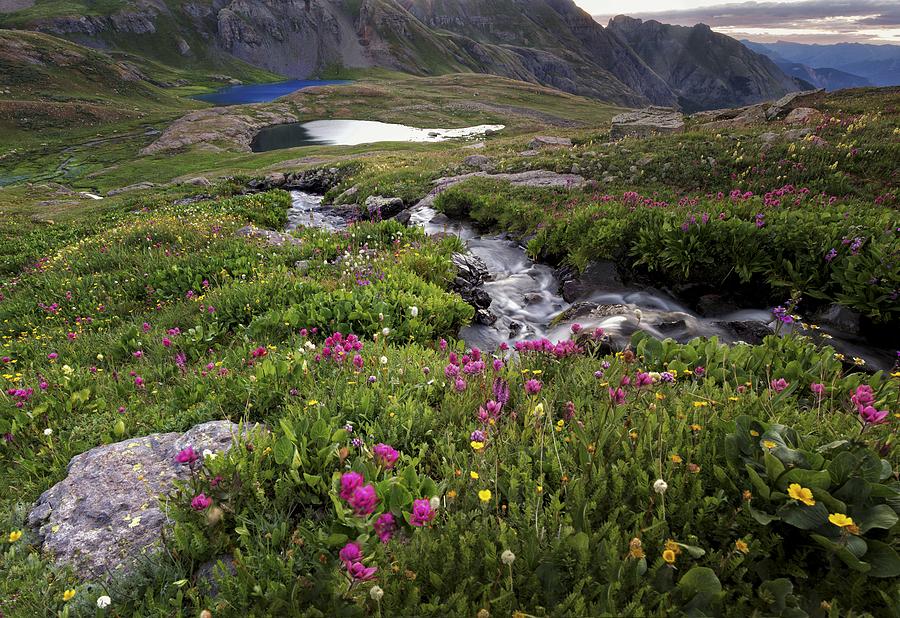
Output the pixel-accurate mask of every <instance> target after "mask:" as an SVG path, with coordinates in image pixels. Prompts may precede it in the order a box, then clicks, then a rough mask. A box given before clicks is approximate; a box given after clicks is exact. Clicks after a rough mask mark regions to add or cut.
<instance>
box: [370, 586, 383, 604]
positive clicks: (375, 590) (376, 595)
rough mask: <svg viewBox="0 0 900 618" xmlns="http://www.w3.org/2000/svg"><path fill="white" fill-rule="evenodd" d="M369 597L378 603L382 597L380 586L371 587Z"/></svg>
mask: <svg viewBox="0 0 900 618" xmlns="http://www.w3.org/2000/svg"><path fill="white" fill-rule="evenodd" d="M369 596H370V597H372V600H373V601H380V600H381V597H383V596H384V590H382V589H381V586H372V589H371V590H369Z"/></svg>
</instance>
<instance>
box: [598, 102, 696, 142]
mask: <svg viewBox="0 0 900 618" xmlns="http://www.w3.org/2000/svg"><path fill="white" fill-rule="evenodd" d="M658 133H684V116H683V115H682V114H681V112H679V111H676V110H674V109H671V108H668V107H648V108H646V109H641V110H637V111H633V112H626V113H624V114H619V115H618V116H615V117H614V118H613V119H612V127H611V129H610V137H611V138H612V139H620V138H623V137H647V136H648V135H655V134H658Z"/></svg>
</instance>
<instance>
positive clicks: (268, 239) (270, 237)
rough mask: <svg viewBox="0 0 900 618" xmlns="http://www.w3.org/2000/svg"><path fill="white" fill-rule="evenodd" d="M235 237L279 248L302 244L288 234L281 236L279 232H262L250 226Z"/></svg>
mask: <svg viewBox="0 0 900 618" xmlns="http://www.w3.org/2000/svg"><path fill="white" fill-rule="evenodd" d="M237 235H238V236H242V237H244V238H254V239H257V240H261V241H263V242H264V243H266V244H267V245H271V246H273V247H281V246H283V245H286V244H287V245H297V246H299V245H301V244H303V243H302V241H301V240H300V239H299V238H294V237H293V236H291V235H289V234H282V233H281V232H276V231H275V230H263V229H260V228H258V227H253V226H252V225H248V226H246V227H242V228H241V229H239V230H238V231H237Z"/></svg>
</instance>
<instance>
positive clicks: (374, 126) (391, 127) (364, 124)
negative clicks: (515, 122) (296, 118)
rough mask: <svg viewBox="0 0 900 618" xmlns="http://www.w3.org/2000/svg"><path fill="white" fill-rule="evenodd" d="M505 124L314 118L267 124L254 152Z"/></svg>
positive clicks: (471, 133)
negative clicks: (433, 125) (424, 125)
mask: <svg viewBox="0 0 900 618" xmlns="http://www.w3.org/2000/svg"><path fill="white" fill-rule="evenodd" d="M503 128H504V125H502V124H482V125H478V126H475V127H465V128H462V129H419V128H417V127H409V126H406V125H402V124H388V123H385V122H376V121H373V120H314V121H312V122H303V123H300V122H296V123H291V124H280V125H275V126H272V127H266V128H265V129H263V130H262V131H260V132H259V133H257V134H256V137H254V138H253V143H252V144H251V145H250V147H251V148H252V149H253V152H268V151H270V150H281V149H282V148H296V147H298V146H356V145H358V144H372V143H375V142H443V141H446V140H448V139H458V138H466V137H476V136H481V135H487V134H489V133H494V132H496V131H500V130H501V129H503Z"/></svg>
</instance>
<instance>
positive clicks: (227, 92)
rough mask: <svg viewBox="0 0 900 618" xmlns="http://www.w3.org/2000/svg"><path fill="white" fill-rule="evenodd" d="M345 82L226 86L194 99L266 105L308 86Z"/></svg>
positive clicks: (302, 80) (214, 103)
mask: <svg viewBox="0 0 900 618" xmlns="http://www.w3.org/2000/svg"><path fill="white" fill-rule="evenodd" d="M349 83H350V82H348V81H345V80H309V79H294V80H290V81H286V82H275V83H271V84H241V85H239V86H228V87H227V88H223V89H222V90H219V91H216V92H210V93H209V94H200V95H197V96H196V97H194V98H195V99H199V100H201V101H206V102H207V103H212V104H213V105H247V104H249V103H268V102H269V101H274V100H275V99H277V98H279V97H283V96H284V95H286V94H290V93H292V92H295V91H297V90H300V89H301V88H308V87H310V86H336V85H340V84H349Z"/></svg>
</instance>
